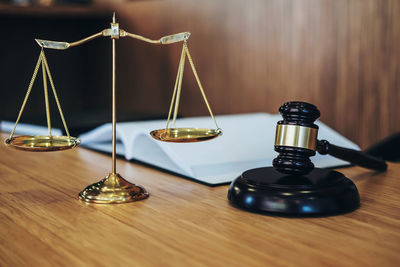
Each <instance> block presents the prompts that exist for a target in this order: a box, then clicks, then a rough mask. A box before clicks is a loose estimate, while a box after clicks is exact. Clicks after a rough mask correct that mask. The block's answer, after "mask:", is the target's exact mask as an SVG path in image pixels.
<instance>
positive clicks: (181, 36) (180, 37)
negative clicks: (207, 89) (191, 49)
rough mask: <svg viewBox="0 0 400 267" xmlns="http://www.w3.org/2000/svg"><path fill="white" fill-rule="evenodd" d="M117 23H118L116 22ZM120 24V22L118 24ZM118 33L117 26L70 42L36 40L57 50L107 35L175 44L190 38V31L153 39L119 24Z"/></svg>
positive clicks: (41, 45)
mask: <svg viewBox="0 0 400 267" xmlns="http://www.w3.org/2000/svg"><path fill="white" fill-rule="evenodd" d="M116 24H117V23H116ZM117 25H118V24H117ZM116 30H117V34H115V28H113V27H112V28H109V29H104V30H103V31H101V32H99V33H96V34H93V35H91V36H89V37H86V38H84V39H82V40H79V41H76V42H72V43H68V42H59V41H50V40H42V39H35V41H36V42H37V43H38V45H39V46H40V47H42V48H49V49H57V50H65V49H68V48H70V47H73V46H78V45H81V44H84V43H87V42H89V41H91V40H93V39H96V38H99V37H103V36H104V37H107V36H110V37H111V38H113V39H118V38H119V37H130V38H133V39H137V40H140V41H143V42H146V43H151V44H163V45H166V44H173V43H177V42H183V41H186V40H188V39H189V37H190V32H181V33H176V34H171V35H167V36H163V37H161V38H160V39H158V40H152V39H149V38H146V37H143V36H140V35H137V34H133V33H129V32H127V31H125V30H122V29H118V26H117V28H116Z"/></svg>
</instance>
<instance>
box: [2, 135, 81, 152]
mask: <svg viewBox="0 0 400 267" xmlns="http://www.w3.org/2000/svg"><path fill="white" fill-rule="evenodd" d="M4 143H5V144H6V145H7V146H10V147H13V148H15V149H19V150H25V151H33V152H45V151H59V150H66V149H70V148H74V147H76V146H79V144H80V143H81V141H80V140H79V139H78V138H75V137H72V136H71V137H68V136H39V135H34V136H31V135H22V136H16V137H12V138H7V139H6V140H5V141H4Z"/></svg>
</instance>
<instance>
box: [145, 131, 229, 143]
mask: <svg viewBox="0 0 400 267" xmlns="http://www.w3.org/2000/svg"><path fill="white" fill-rule="evenodd" d="M221 134H222V131H221V129H217V130H215V129H200V128H169V129H159V130H154V131H152V132H151V133H150V135H151V136H152V137H153V138H154V139H157V140H159V141H164V142H174V143H193V142H200V141H207V140H211V139H214V138H216V137H218V136H219V135H221Z"/></svg>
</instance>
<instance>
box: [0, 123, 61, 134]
mask: <svg viewBox="0 0 400 267" xmlns="http://www.w3.org/2000/svg"><path fill="white" fill-rule="evenodd" d="M14 125H15V122H11V121H1V125H0V126H1V131H2V132H5V133H11V131H12V129H13V128H14ZM51 133H52V134H53V135H55V136H60V135H62V131H61V130H60V129H57V128H51ZM14 134H15V135H48V134H49V129H48V128H47V127H45V126H38V125H33V124H28V123H18V125H17V128H16V129H15V133H14Z"/></svg>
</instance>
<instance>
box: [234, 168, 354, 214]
mask: <svg viewBox="0 0 400 267" xmlns="http://www.w3.org/2000/svg"><path fill="white" fill-rule="evenodd" d="M228 199H229V200H230V202H231V203H232V204H233V205H234V206H236V207H239V208H241V209H244V210H247V211H250V212H256V213H265V214H269V215H278V216H289V217H292V216H293V217H305V216H326V215H335V214H342V213H346V212H349V211H353V210H355V209H357V208H358V207H359V206H360V196H359V194H358V190H357V187H356V186H355V184H354V183H353V182H352V181H351V180H350V179H348V178H347V177H346V176H344V175H343V174H342V173H340V172H337V171H333V170H328V169H319V168H315V169H314V170H312V171H311V172H310V173H308V174H306V175H291V174H283V173H280V172H278V171H276V170H275V169H274V168H273V167H264V168H257V169H251V170H248V171H245V172H244V173H243V174H242V175H241V176H240V177H238V178H237V179H236V180H234V181H233V182H232V183H231V186H230V188H229V191H228Z"/></svg>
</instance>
